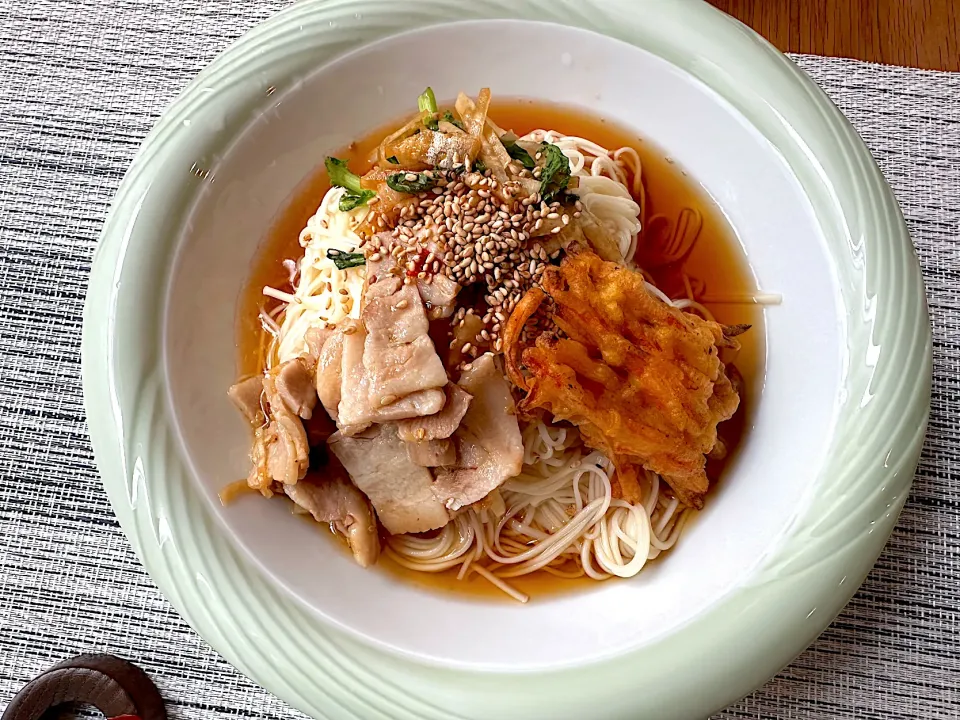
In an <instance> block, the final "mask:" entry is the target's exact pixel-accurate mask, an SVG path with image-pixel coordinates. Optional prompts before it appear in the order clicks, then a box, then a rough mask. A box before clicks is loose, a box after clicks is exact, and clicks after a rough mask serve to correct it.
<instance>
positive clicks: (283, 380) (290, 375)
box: [273, 358, 317, 420]
mask: <svg viewBox="0 0 960 720" xmlns="http://www.w3.org/2000/svg"><path fill="white" fill-rule="evenodd" d="M307 363H308V361H307V360H305V359H304V358H294V359H293V360H287V361H286V362H285V363H281V364H280V365H279V366H278V367H277V368H276V369H275V370H274V371H273V373H274V377H275V378H276V381H275V382H276V389H277V394H278V395H279V396H280V399H281V400H282V401H283V404H284V405H285V406H286V407H287V408H288V409H289V410H290V412H292V413H294V414H295V415H299V416H300V417H302V418H303V419H304V420H309V419H310V418H311V417H312V416H313V409H314V407H316V405H317V388H316V383H315V382H314V379H313V372H312V370H311V368H310V367H308V364H307Z"/></svg>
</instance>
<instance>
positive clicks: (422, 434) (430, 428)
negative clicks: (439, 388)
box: [397, 383, 473, 442]
mask: <svg viewBox="0 0 960 720" xmlns="http://www.w3.org/2000/svg"><path fill="white" fill-rule="evenodd" d="M443 392H444V395H445V396H446V402H445V403H444V405H443V409H442V410H440V412H438V413H436V414H435V415H425V416H423V417H417V418H411V419H409V420H401V421H400V422H398V423H397V434H399V435H400V439H401V440H406V441H407V442H423V441H424V440H441V439H443V438H448V437H450V436H451V435H453V433H454V431H455V430H456V429H457V428H458V427H460V421H461V420H463V416H464V415H466V413H467V408H468V407H470V401H471V400H472V399H473V396H472V395H471V394H470V393H468V392H467V391H466V390H464V389H463V388H462V387H460V386H459V385H457V384H456V383H447V386H446V387H445V388H444V389H443Z"/></svg>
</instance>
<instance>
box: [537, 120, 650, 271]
mask: <svg viewBox="0 0 960 720" xmlns="http://www.w3.org/2000/svg"><path fill="white" fill-rule="evenodd" d="M522 139H524V140H530V141H531V142H549V143H552V144H554V145H556V146H557V147H558V148H560V150H561V151H562V152H563V154H564V155H566V156H567V159H569V160H570V170H571V172H572V174H573V175H575V176H576V177H578V178H579V179H580V180H579V181H580V185H579V187H577V189H576V190H575V191H574V192H575V193H576V194H577V195H578V196H579V198H580V201H581V202H582V203H583V205H584V207H586V209H587V210H589V211H590V212H591V213H593V214H594V215H596V217H597V219H598V220H599V221H600V223H601V225H603V226H604V228H605V229H606V230H607V231H608V232H609V233H610V234H611V235H612V236H613V237H615V238H616V239H617V245H618V247H619V248H620V254H621V255H622V256H623V258H624V260H625V261H627V262H628V263H632V262H633V256H634V255H635V254H636V251H637V237H638V236H639V234H640V229H641V226H640V222H641V218H642V217H643V208H642V207H641V205H640V204H638V203H637V202H636V201H635V200H634V198H636V197H639V198H641V203H642V202H643V184H642V182H641V167H640V156H639V155H638V154H637V151H636V150H634V149H633V148H619V149H618V150H615V151H611V150H608V149H607V148H605V147H603V146H601V145H597V143H595V142H592V141H590V140H587V139H586V138H582V137H577V136H575V135H563V134H561V133H558V132H556V131H554V130H543V129H540V130H534V131H532V132H529V133H527V134H526V135H524V136H523V138H522ZM628 175H629V176H630V177H632V180H633V184H632V187H631V188H628V187H627V182H628Z"/></svg>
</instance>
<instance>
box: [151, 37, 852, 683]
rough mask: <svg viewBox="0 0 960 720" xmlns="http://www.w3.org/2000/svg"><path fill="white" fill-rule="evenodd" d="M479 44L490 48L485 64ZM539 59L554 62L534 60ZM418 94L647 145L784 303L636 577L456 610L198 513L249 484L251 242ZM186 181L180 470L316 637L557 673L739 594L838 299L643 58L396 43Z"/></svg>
mask: <svg viewBox="0 0 960 720" xmlns="http://www.w3.org/2000/svg"><path fill="white" fill-rule="evenodd" d="M491 37H496V38H497V39H498V42H499V43H501V46H500V48H501V49H500V50H499V51H498V52H496V53H491V52H490V46H489V38H491ZM544 47H550V48H557V50H556V51H553V52H550V53H548V54H547V57H544V53H543V51H542V50H541V48H544ZM433 56H437V57H446V56H456V57H457V58H458V60H459V62H457V63H434V62H430V57H433ZM393 58H407V59H408V60H409V63H399V62H394V61H392V59H393ZM414 68H415V69H414ZM545 68H548V69H549V72H544V70H545ZM627 68H629V70H630V71H629V72H626V71H625V70H626V69H627ZM426 85H431V86H432V87H433V88H434V91H435V92H436V93H437V96H438V98H454V97H455V96H456V93H457V91H458V90H461V89H463V90H465V91H467V92H470V93H476V92H477V90H479V88H480V87H484V86H489V87H490V88H491V90H492V92H493V93H494V96H495V97H497V96H499V97H503V96H521V97H525V98H534V99H538V100H546V101H553V102H558V101H560V102H564V103H567V104H570V105H575V106H578V107H582V108H584V109H586V110H589V111H590V112H592V113H596V114H597V115H599V116H601V117H604V118H607V119H609V120H615V121H617V122H619V123H620V124H622V125H625V126H627V127H629V128H631V129H636V131H637V132H638V133H639V134H640V136H641V137H645V138H650V139H653V140H655V141H656V142H657V143H658V144H659V145H660V147H661V148H662V149H663V150H664V151H665V152H666V153H668V155H669V156H670V157H671V158H673V159H674V160H675V161H676V162H678V163H680V165H681V166H682V167H684V168H685V169H686V170H687V172H688V173H689V174H690V176H691V177H693V178H695V179H696V180H697V181H698V182H699V183H701V184H702V185H703V187H704V188H705V189H706V191H707V192H708V193H709V194H710V195H711V196H712V197H713V198H715V200H716V201H717V203H718V204H719V206H720V207H721V208H723V211H724V213H725V214H726V216H727V217H728V219H729V220H730V223H731V225H732V226H733V227H734V229H735V230H736V232H737V235H738V237H739V238H740V241H741V242H742V243H743V245H744V247H745V248H746V252H747V255H748V257H749V259H750V263H751V266H752V268H753V271H754V272H755V273H756V276H757V278H758V280H759V285H760V287H762V288H765V289H768V290H770V291H774V292H778V293H781V294H782V295H783V298H784V302H783V304H782V305H781V306H779V307H774V308H772V309H769V310H767V311H766V324H767V338H766V341H767V355H768V358H769V361H768V363H767V367H766V377H765V378H758V379H757V380H758V382H756V383H755V384H756V387H755V388H754V391H755V393H759V397H758V399H759V402H756V404H755V412H754V414H753V427H752V428H751V429H750V431H749V432H748V433H747V437H746V445H745V447H744V448H743V451H742V452H741V453H740V454H739V456H738V457H737V460H736V463H735V466H734V467H733V468H732V470H731V472H730V473H729V475H728V479H727V480H726V481H725V482H724V483H723V485H722V487H721V488H720V490H719V492H718V493H717V494H716V496H714V497H711V498H710V502H709V503H708V505H707V508H706V510H705V511H704V512H703V513H702V515H701V517H700V518H699V519H698V521H697V522H696V523H694V524H693V526H692V527H691V529H690V531H689V532H688V533H685V535H684V536H683V539H682V541H681V542H680V543H679V545H678V547H677V549H676V550H675V551H674V552H672V553H670V554H669V556H667V557H666V558H665V560H664V561H663V562H660V563H657V564H656V565H655V566H651V568H650V569H649V570H648V571H646V572H644V573H643V574H642V576H641V577H638V578H636V579H634V580H631V581H626V582H608V583H602V584H598V585H597V587H596V589H595V590H594V591H593V592H589V593H585V594H575V595H569V596H566V597H557V598H552V599H547V600H544V601H538V602H534V603H533V604H531V605H528V606H521V605H518V604H511V603H483V602H476V601H471V600H469V599H464V598H461V597H456V596H450V595H443V594H437V593H433V592H430V591H429V590H424V589H421V588H417V587H414V586H412V585H410V584H408V583H404V582H401V581H398V580H397V579H395V578H394V577H392V576H390V575H388V574H385V573H383V572H377V571H375V570H374V571H367V570H363V569H362V568H360V567H358V566H357V565H356V564H355V563H354V562H353V561H352V559H351V558H350V557H349V556H348V555H346V554H345V553H340V552H336V551H335V550H334V549H333V548H332V547H331V546H330V544H329V543H327V542H325V541H324V539H323V538H321V537H318V534H317V532H316V531H315V529H314V528H311V527H310V526H309V524H307V523H303V522H296V521H295V520H293V519H291V518H290V517H289V508H288V507H287V506H286V505H285V504H283V503H269V504H267V503H264V502H263V501H262V500H260V499H258V498H254V497H248V498H245V499H244V500H243V501H241V502H237V503H236V504H235V505H231V506H229V507H224V506H222V505H221V504H220V502H219V501H218V499H217V492H218V491H219V490H221V489H222V488H223V486H224V485H225V484H226V483H229V482H231V481H233V480H236V479H237V478H240V477H244V476H245V475H246V472H247V468H248V462H249V461H248V459H247V452H248V450H249V444H250V436H249V430H248V428H247V426H246V423H244V422H243V421H242V419H241V418H240V417H239V415H238V413H237V412H236V411H235V409H234V408H233V407H232V405H231V404H230V402H229V401H228V400H227V397H226V395H225V393H224V390H225V388H227V387H228V386H229V385H230V384H231V383H232V382H233V381H234V378H235V377H236V375H237V369H236V368H237V366H236V351H235V342H236V337H235V332H236V322H235V318H236V313H237V299H238V293H239V292H240V290H241V288H243V287H244V285H245V283H246V277H247V275H248V273H249V269H250V265H251V260H252V258H253V257H254V255H255V253H256V251H257V247H258V244H259V242H260V240H261V239H262V238H263V237H264V236H265V235H266V234H267V233H268V232H269V230H270V228H271V224H272V222H273V219H274V216H275V214H276V213H277V212H278V211H279V209H280V208H282V207H283V206H284V203H285V201H286V200H287V199H288V198H289V197H290V195H291V194H292V193H293V191H294V189H295V188H296V187H297V185H298V184H300V183H301V181H302V180H303V179H304V178H305V177H308V176H309V175H311V174H312V173H315V172H316V168H317V166H318V165H319V164H321V163H322V160H323V157H324V156H325V155H326V154H330V153H333V152H334V151H336V150H337V149H339V148H342V147H344V146H345V145H346V144H347V143H349V142H350V141H351V140H353V139H358V138H360V137H362V136H364V135H366V134H367V132H368V131H370V130H373V129H374V128H376V127H381V126H383V124H384V123H385V122H387V121H390V120H397V121H398V124H399V121H400V120H401V119H403V118H404V117H405V116H407V115H409V114H410V112H411V109H412V108H413V109H415V102H416V97H417V95H418V94H419V93H420V92H421V91H422V89H423V88H424V87H425V86H426ZM205 169H206V170H208V171H209V172H210V174H211V178H212V179H213V182H210V183H208V184H207V185H206V186H205V188H204V191H203V192H201V193H200V194H199V195H198V197H197V198H196V201H195V204H194V206H193V208H192V209H191V212H190V214H189V216H188V218H187V221H186V222H185V223H184V224H183V227H182V229H181V232H180V234H179V238H178V240H179V243H178V245H179V249H178V255H177V260H176V265H175V267H174V269H173V272H172V274H171V277H170V285H169V289H168V292H167V295H166V299H165V300H166V313H165V342H164V355H165V358H164V359H165V367H164V372H165V374H166V376H167V377H168V378H169V390H170V401H171V404H172V407H173V417H174V420H175V423H176V426H177V429H178V431H179V433H178V434H179V437H180V443H181V444H182V452H184V454H185V455H186V457H187V458H188V461H189V463H190V465H191V469H192V471H193V476H194V481H195V482H196V483H197V484H198V485H199V486H200V487H201V488H202V490H203V494H204V496H205V498H206V500H207V502H208V503H209V506H210V510H211V511H212V512H213V513H215V514H216V516H217V517H218V518H219V520H220V521H221V522H222V523H223V526H224V528H225V529H226V531H227V532H229V533H230V535H231V536H232V538H233V539H234V541H235V542H236V543H237V544H238V545H240V546H241V547H243V548H244V550H245V551H246V552H247V554H248V555H249V557H250V558H251V559H252V560H253V561H255V562H256V563H257V564H258V565H259V566H260V568H261V569H262V570H263V572H265V573H266V574H267V575H269V576H270V577H271V578H273V579H274V580H275V581H276V582H277V583H278V584H280V585H282V586H283V587H284V588H286V589H287V590H288V591H289V592H291V593H292V594H294V595H295V596H296V597H298V598H299V599H300V600H302V601H303V602H304V603H305V604H306V605H308V606H309V607H310V608H311V609H312V610H313V611H314V612H316V613H317V614H319V615H320V616H322V617H324V618H325V619H327V620H329V621H331V622H333V623H336V624H337V625H339V626H340V627H343V628H345V629H347V630H350V631H352V632H355V633H357V634H359V635H361V636H363V637H364V638H366V639H368V640H370V641H372V642H376V643H382V644H383V645H385V646H388V647H390V648H393V649H395V650H398V651H400V652H403V653H407V654H409V655H411V656H414V657H418V658H422V659H428V660H430V661H433V662H437V663H440V664H443V665H447V666H449V665H453V666H462V667H476V668H502V669H506V670H511V671H514V670H531V669H540V668H544V667H549V666H556V665H572V664H577V663H581V662H584V661H586V660H591V659H595V658H598V657H602V656H606V655H614V654H618V653H622V652H624V651H626V650H630V649H633V648H636V647H639V646H640V645H642V644H644V643H649V642H650V641H651V640H652V639H654V638H656V637H660V636H663V635H666V634H669V633H670V632H671V631H672V630H673V629H674V628H676V627H677V626H678V625H680V624H682V623H684V622H686V621H688V620H689V619H690V618H691V617H693V616H694V615H696V614H697V613H698V612H700V611H701V610H702V609H703V608H704V607H706V606H708V605H709V604H711V603H713V602H715V601H716V599H717V598H718V597H720V596H721V595H723V594H724V593H726V592H728V591H729V590H730V588H732V587H735V586H736V585H739V584H741V583H743V582H744V580H745V579H746V578H747V576H748V575H749V573H750V571H751V570H753V569H754V568H755V567H756V566H757V564H758V563H759V562H760V560H761V558H762V557H763V555H764V554H765V553H767V552H769V551H770V550H771V549H772V548H773V547H775V545H776V543H777V541H778V539H779V538H780V537H781V536H782V534H783V531H784V529H785V528H787V527H789V525H790V524H791V523H792V522H793V520H794V518H795V517H796V516H797V514H798V512H799V511H800V510H801V509H802V508H803V505H804V503H805V502H806V491H807V490H808V489H809V488H810V486H811V484H812V483H811V481H812V479H813V476H812V475H811V474H810V469H811V467H817V466H819V464H820V462H821V460H822V457H823V453H824V449H825V448H826V445H827V441H828V439H829V438H830V434H831V432H832V426H833V416H834V413H835V412H836V403H835V402H834V400H835V399H836V397H837V396H838V394H839V383H840V368H841V334H840V321H839V316H840V312H839V288H838V287H837V283H836V278H835V275H834V273H833V270H832V267H831V261H830V258H829V255H828V253H827V249H826V244H825V242H824V240H823V236H822V233H821V231H820V228H819V227H818V225H817V222H816V219H815V217H814V214H813V212H812V211H811V208H810V203H809V201H808V200H807V198H806V197H805V195H804V193H803V190H802V188H801V187H800V184H799V183H798V182H797V181H796V179H795V178H794V177H793V174H792V173H791V172H790V169H789V167H788V166H787V164H786V162H784V160H783V158H782V157H781V156H780V155H779V153H778V152H777V151H776V149H775V148H774V147H773V146H772V145H771V144H770V143H769V142H767V141H766V140H765V139H764V138H763V137H762V136H761V135H760V133H758V132H757V131H756V130H755V129H754V128H752V127H751V125H750V124H749V123H748V122H747V121H746V120H745V119H744V118H743V117H742V116H741V115H740V114H739V113H738V112H736V111H735V110H734V109H733V108H732V107H731V106H730V105H729V104H728V103H726V102H724V101H723V99H722V98H721V97H720V96H718V95H717V94H716V93H715V92H712V91H711V90H710V89H709V88H708V87H706V86H705V85H704V84H703V83H701V82H698V81H697V80H695V79H694V78H692V77H690V76H689V75H687V74H686V73H683V72H681V71H680V70H678V69H677V68H676V67H674V66H672V65H670V64H669V63H667V62H665V61H663V60H661V59H660V58H658V57H656V56H655V55H652V54H651V53H649V52H646V51H644V50H641V49H639V48H636V47H634V46H632V45H628V44H626V43H621V42H616V41H612V40H610V39H609V38H607V37H604V36H602V35H597V34H595V33H590V32H586V31H584V30H578V29H574V28H565V27H559V26H556V25H550V24H546V23H522V22H512V21H479V22H469V23H459V24H456V25H446V26H434V27H429V28H425V29H423V30H418V31H414V32H409V33H405V34H402V35H397V36H394V37H391V38H387V39H385V40H381V41H379V42H376V43H373V44H370V45H366V46H364V47H362V48H360V49H358V50H356V51H354V52H351V53H348V54H347V55H345V56H344V57H342V58H338V59H337V60H335V61H334V62H332V63H329V64H326V65H324V66H322V67H320V68H318V69H317V70H315V71H314V72H312V73H310V74H308V75H306V76H304V77H303V78H301V79H300V81H299V82H298V83H296V85H295V86H294V87H292V88H290V89H289V90H287V91H285V92H282V93H279V92H278V93H274V94H272V95H271V96H270V97H269V98H267V97H264V102H263V107H262V108H261V112H258V113H255V114H254V115H253V116H252V118H251V123H250V124H249V126H248V127H246V128H244V129H243V131H242V132H241V133H240V134H238V136H237V137H236V139H235V140H234V141H233V142H232V144H231V147H230V148H229V149H228V150H227V152H225V153H224V154H223V156H222V157H220V158H219V159H218V161H217V162H216V164H215V165H213V166H212V167H210V168H205ZM316 202H317V204H319V202H320V198H319V197H318V198H316ZM278 261H279V259H278ZM517 638H525V639H529V640H531V641H528V642H520V643H517V642H516V639H517ZM509 646H512V650H511V652H509V653H504V647H509Z"/></svg>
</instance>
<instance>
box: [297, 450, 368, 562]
mask: <svg viewBox="0 0 960 720" xmlns="http://www.w3.org/2000/svg"><path fill="white" fill-rule="evenodd" d="M328 470H329V472H327V473H326V474H325V476H323V477H321V476H319V475H315V474H311V475H308V476H307V477H306V478H304V480H302V481H301V482H298V483H297V484H296V485H284V486H283V491H284V492H285V493H286V495H287V497H289V498H290V499H291V500H293V502H295V503H296V504H297V505H298V506H300V507H301V508H303V509H304V510H306V511H307V512H308V513H310V514H311V515H312V516H313V519H314V520H316V521H317V522H319V523H330V524H331V525H332V526H333V528H334V530H336V532H337V533H339V534H340V535H341V536H343V537H344V538H345V539H346V541H347V545H348V546H349V547H350V551H351V552H352V553H353V557H354V559H356V561H357V563H358V564H359V565H360V566H361V567H369V566H370V565H373V564H374V563H376V562H377V558H378V557H380V537H379V534H378V532H377V518H376V515H374V512H373V507H372V506H371V505H370V501H369V500H367V498H366V496H364V494H363V493H362V492H360V491H359V490H358V489H357V487H356V486H355V485H354V484H353V483H352V482H350V479H349V478H347V477H346V473H345V472H344V470H343V468H341V467H337V468H332V467H331V468H329V469H328Z"/></svg>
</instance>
